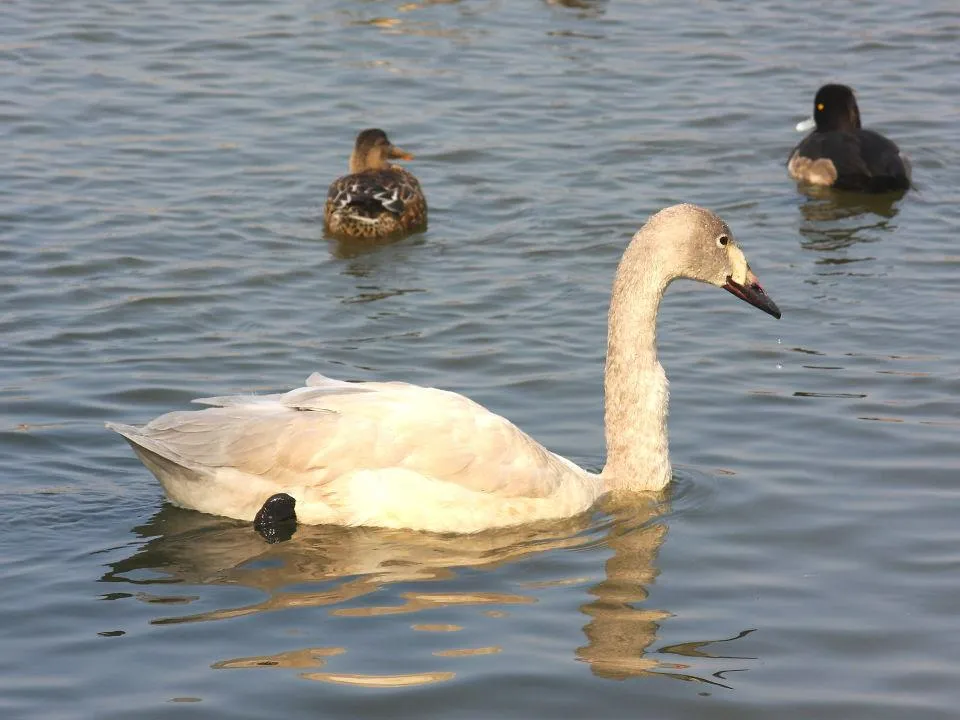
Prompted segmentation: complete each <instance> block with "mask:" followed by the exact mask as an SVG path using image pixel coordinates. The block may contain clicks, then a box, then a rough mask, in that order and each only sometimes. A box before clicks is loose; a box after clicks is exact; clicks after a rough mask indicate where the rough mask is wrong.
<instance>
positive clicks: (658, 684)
mask: <svg viewBox="0 0 960 720" xmlns="http://www.w3.org/2000/svg"><path fill="white" fill-rule="evenodd" d="M2 17H3V22H2V23H0V57H2V62H3V68H4V72H3V73H2V74H0V114H2V118H3V123H2V129H0V137H2V143H3V148H2V154H3V157H4V158H5V162H4V165H3V170H2V177H3V183H2V186H0V260H2V264H3V269H4V272H3V276H2V280H0V298H2V303H0V332H2V343H0V346H2V347H0V573H2V582H0V618H2V623H0V648H2V649H0V715H2V717H4V718H57V719H61V718H62V719H68V718H134V717H135V718H141V719H142V718H219V717H223V718H264V717H282V718H301V717H303V718H306V717H311V718H315V717H324V718H380V717H382V718H397V717H403V718H408V717H409V718H425V717H456V718H477V719H480V718H493V717H500V718H551V719H552V718H640V717H643V718H658V719H660V718H698V719H700V720H716V719H721V718H737V719H738V720H743V719H745V718H764V719H767V718H780V719H791V720H792V719H798V720H799V719H803V720H807V719H809V718H821V719H823V718H829V719H842V720H856V719H860V718H864V719H866V718H869V719H870V720H878V719H887V718H890V719H899V718H906V717H909V718H924V719H926V718H954V717H956V716H957V714H958V713H960V685H958V682H957V673H958V668H960V640H958V637H960V612H958V610H960V600H958V598H960V442H958V430H960V420H958V412H957V411H958V404H957V397H958V393H960V369H958V368H960V342H958V337H960V296H958V291H957V276H958V272H960V246H958V238H960V215H958V213H957V207H958V206H960V170H958V162H960V157H958V151H957V150H958V147H960V112H958V105H957V98H958V97H960V72H958V67H960V8H958V7H957V5H956V3H955V2H953V0H949V1H948V0H941V1H940V2H936V1H929V2H928V1H926V0H923V1H921V0H907V1H905V2H899V3H873V4H868V3H841V4H838V3H829V2H822V1H819V0H818V1H815V2H808V3H792V2H786V1H784V0H760V1H759V2H754V3H749V4H747V3H721V2H708V1H707V2H698V3H674V4H672V5H669V6H666V5H664V4H661V3H641V2H615V1H613V0H610V1H609V2H604V1H602V0H597V1H596V2H589V1H588V0H581V1H580V2H576V1H573V0H571V1H568V2H561V1H554V2H534V1H532V0H530V1H528V2H510V3H508V2H502V1H495V0H488V1H484V0H472V1H464V2H409V3H402V2H399V1H397V2H372V1H369V2H346V1H345V0H340V1H334V2H326V3H324V2H305V1H303V0H273V1H269V2H268V1H267V0H248V1H246V2H230V1H228V0H208V1H206V2H193V3H185V2H157V1H156V0H129V1H126V2H123V3H110V2H102V1H99V2H98V1H95V0H78V2H72V3H61V2H52V1H51V0H14V1H13V2H7V3H6V4H5V5H4V7H3V10H2ZM831 80H832V81H841V82H846V83H848V84H850V85H852V86H853V87H854V88H855V89H856V90H857V92H858V97H859V100H860V108H861V112H862V115H863V117H864V119H865V122H866V124H867V125H868V126H871V127H874V128H876V129H879V130H881V131H883V132H885V133H886V134H888V135H890V136H891V137H892V138H894V139H895V140H896V141H897V142H898V143H899V144H900V146H901V148H903V149H904V150H905V151H906V152H907V153H908V154H909V155H910V156H911V158H912V160H913V164H914V171H915V180H916V185H917V188H916V190H915V191H913V192H911V193H909V194H908V195H906V196H905V197H904V198H903V199H901V200H891V199H872V200H868V199H864V198H861V197H857V196H846V197H844V196H831V195H827V196H825V197H807V196H806V195H804V194H802V193H800V192H798V190H797V188H796V187H795V186H794V184H793V183H792V182H791V181H790V180H789V179H788V177H787V175H786V170H785V168H784V162H785V160H786V156H787V153H788V152H789V150H790V149H791V148H792V147H793V145H794V144H795V143H796V142H797V140H798V139H799V138H798V136H797V134H796V133H795V132H794V130H793V126H794V124H795V123H796V122H797V121H799V120H801V119H803V118H804V117H806V116H807V115H808V114H809V112H810V109H811V104H812V97H813V94H814V92H815V91H816V89H817V87H818V86H819V85H820V84H821V83H823V82H826V81H831ZM371 126H380V127H383V128H385V129H386V130H387V131H388V133H389V134H390V136H391V139H392V140H393V141H395V142H396V143H397V144H398V145H400V146H401V147H403V148H405V149H407V150H409V151H411V152H414V153H416V155H417V160H416V161H414V162H412V163H410V164H409V166H410V168H411V169H412V170H413V171H414V172H415V173H416V174H417V175H418V176H419V177H420V179H421V182H422V184H423V186H424V188H425V190H426V192H427V195H428V198H429V202H430V207H431V217H430V228H429V230H428V231H427V232H426V233H424V234H422V235H418V236H415V237H411V238H408V239H406V240H402V241H400V242H395V243H392V244H386V245H381V246H373V247H371V246H368V245H366V246H365V245H351V244H344V243H336V242H334V241H331V240H329V239H326V238H325V237H324V235H323V231H322V228H321V224H320V215H321V209H322V201H323V198H324V195H325V192H326V187H327V184H328V183H329V182H330V180H331V179H333V177H335V176H336V175H338V174H341V173H343V172H344V171H345V170H346V161H347V156H348V155H349V152H350V149H351V147H352V143H353V139H354V137H355V134H356V132H357V131H358V130H360V129H361V128H364V127H371ZM680 201H691V202H697V203H700V204H703V205H706V206H708V207H711V208H713V209H715V210H717V211H718V212H720V213H721V214H722V215H723V216H724V218H725V219H726V220H727V221H728V222H729V223H730V224H731V226H732V227H733V229H734V232H735V233H736V234H737V236H738V238H739V240H740V242H741V243H742V245H743V247H744V249H745V250H746V252H747V254H748V257H749V258H750V260H751V262H752V265H753V268H754V270H755V271H756V272H757V274H758V275H759V277H760V278H761V279H762V280H763V282H764V284H765V286H766V288H767V290H768V291H769V292H770V294H771V296H772V297H773V298H774V299H775V300H776V301H777V303H778V304H779V305H780V307H781V309H782V310H783V313H784V315H783V319H782V320H781V321H779V322H777V321H774V320H773V319H772V318H770V317H768V316H766V315H763V314H762V313H760V312H757V311H756V310H753V309H751V308H749V307H748V306H746V305H745V304H743V303H740V302H738V301H737V300H735V299H734V298H733V297H731V296H730V295H729V294H727V293H723V292H718V291H716V290H713V289H710V288H707V287H705V286H700V285H695V284H693V283H678V284H676V285H674V286H673V287H672V288H671V290H670V293H669V295H668V297H667V299H666V301H665V303H664V307H663V312H662V314H661V320H660V341H661V355H662V357H661V360H662V362H663V364H664V366H665V367H666V369H667V372H668V375H669V376H670V380H671V391H672V397H671V417H670V432H671V454H672V457H673V461H674V464H675V466H676V469H675V482H674V483H673V486H672V487H671V492H670V495H669V497H668V498H666V499H665V500H660V501H657V500H654V499H651V500H650V502H649V503H647V504H646V505H645V506H640V507H636V508H634V509H633V510H631V511H629V512H625V511H620V512H617V513H613V514H611V513H606V512H604V511H603V510H602V509H601V510H598V512H596V513H595V514H594V515H593V516H592V517H591V518H588V519H587V520H585V521H582V522H579V523H577V522H573V521H571V522H569V523H560V524H548V525H545V526H538V527H533V528H522V529H518V530H513V531H510V532H502V533H488V534H484V535H480V536H476V537H467V538H456V537H452V538H451V537H430V536H425V535H418V534H416V533H404V532H383V531H375V530H366V529H359V530H344V529H337V528H323V527H317V528H301V529H300V530H299V531H298V533H297V534H296V535H295V536H294V538H293V539H292V540H291V541H289V542H286V543H282V544H278V545H272V546H271V545H267V544H265V543H264V542H263V541H262V540H261V539H260V538H259V537H258V536H257V535H255V534H254V532H253V530H252V529H251V527H250V526H249V525H247V524H244V523H239V522H234V521H230V520H224V519H218V518H215V517H211V516H205V515H200V514H198V513H193V512H189V511H185V510H180V509H177V508H174V507H171V506H169V505H168V504H166V503H165V502H164V500H163V496H162V493H161V490H160V487H159V485H158V483H157V482H156V481H155V480H154V479H153V477H152V476H151V475H150V474H149V473H148V471H147V470H146V469H145V468H143V466H142V465H141V464H140V463H139V462H138V461H137V460H136V458H135V457H134V456H133V453H132V452H131V451H130V449H129V448H128V446H127V445H126V443H124V442H123V441H122V439H121V438H120V437H119V436H117V435H114V434H112V433H110V432H108V431H106V430H105V429H104V427H103V423H104V422H105V421H107V420H114V421H119V422H128V423H142V422H144V421H146V420H148V419H150V418H152V417H154V416H156V415H158V414H160V413H162V412H165V411H168V410H173V409H185V408H188V407H189V405H188V401H189V400H190V399H192V398H194V397H198V396H204V395H218V394H228V393H238V392H249V391H276V390H282V389H286V388H289V387H294V386H296V385H298V384H300V383H301V382H302V381H303V379H304V378H305V377H306V376H307V375H308V374H310V373H311V372H313V371H320V372H322V373H324V374H328V375H332V376H335V377H339V378H344V379H364V380H369V379H399V380H407V381H411V382H416V383H421V384H429V385H434V386H438V387H444V388H449V389H454V390H457V391H460V392H463V393H465V394H468V395H469V396H471V397H473V398H475V399H476V400H478V401H480V402H482V403H484V404H486V405H487V406H488V407H490V408H492V409H494V410H496V411H498V412H500V413H502V414H504V415H506V416H508V417H509V418H511V419H512V420H513V421H515V422H516V423H517V424H518V425H520V426H521V427H522V428H524V429H525V430H527V431H529V432H530V433H531V434H532V435H533V436H534V437H536V438H538V439H539V440H541V441H542V442H544V443H545V444H546V445H547V446H548V447H550V448H551V449H553V450H555V451H557V452H560V453H562V454H564V455H566V456H568V457H570V458H572V459H573V460H576V461H577V462H579V463H581V464H584V465H586V466H588V467H591V468H595V469H596V468H599V467H601V466H602V464H603V455H604V449H603V432H602V397H601V373H602V362H603V352H604V347H605V334H606V324H605V322H606V320H605V318H606V306H607V300H608V296H609V287H610V282H611V279H612V276H613V271H614V268H615V266H616V263H617V261H618V259H619V256H620V253H621V252H622V250H623V248H624V246H625V243H626V242H627V240H628V239H629V237H630V236H631V235H632V233H633V232H634V231H635V230H636V229H637V228H638V227H639V226H640V225H641V224H642V223H643V221H644V220H645V219H646V218H647V217H648V216H649V215H650V214H651V213H652V212H654V211H656V210H657V209H659V208H661V207H663V206H665V205H668V204H672V203H675V202H680Z"/></svg>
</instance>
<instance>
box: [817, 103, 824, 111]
mask: <svg viewBox="0 0 960 720" xmlns="http://www.w3.org/2000/svg"><path fill="white" fill-rule="evenodd" d="M817 110H820V111H822V110H823V103H817Z"/></svg>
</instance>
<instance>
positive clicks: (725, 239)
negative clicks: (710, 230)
mask: <svg viewBox="0 0 960 720" xmlns="http://www.w3.org/2000/svg"><path fill="white" fill-rule="evenodd" d="M728 242H730V238H729V237H727V236H726V235H721V236H720V237H718V238H717V247H723V246H724V245H726V244H727V243H728Z"/></svg>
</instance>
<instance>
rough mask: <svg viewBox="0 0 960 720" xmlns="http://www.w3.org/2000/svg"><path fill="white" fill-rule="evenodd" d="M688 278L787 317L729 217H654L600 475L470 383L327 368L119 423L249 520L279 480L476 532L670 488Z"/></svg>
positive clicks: (330, 497) (336, 504)
mask: <svg viewBox="0 0 960 720" xmlns="http://www.w3.org/2000/svg"><path fill="white" fill-rule="evenodd" d="M680 277H685V278H690V279H693V280H699V281H701V282H705V283H709V284H711V285H715V286H717V287H720V288H723V289H725V290H728V291H730V292H731V293H733V294H734V295H736V296H737V297H738V298H740V299H742V300H745V301H746V302H748V303H750V304H751V305H754V306H755V307H757V308H759V309H761V310H763V311H764V312H767V313H769V314H770V315H773V316H774V317H776V318H779V317H780V310H779V309H778V308H777V306H776V304H775V303H774V302H773V301H772V300H771V299H770V297H769V296H768V295H767V294H766V292H764V290H763V288H762V287H761V286H760V283H759V282H758V280H757V277H756V275H754V274H753V272H752V271H751V269H750V266H749V264H748V263H747V259H746V257H745V256H744V254H743V251H742V250H741V249H740V247H739V245H738V244H737V243H736V241H735V240H734V237H733V234H732V233H731V231H730V228H729V227H728V226H727V224H726V223H725V222H723V220H721V219H720V218H719V217H717V216H716V215H714V214H713V213H712V212H710V211H709V210H705V209H703V208H700V207H696V206H694V205H688V204H684V205H675V206H673V207H669V208H666V209H664V210H661V211H660V212H658V213H656V214H655V215H653V216H652V217H650V218H649V220H648V221H647V222H646V224H645V225H644V226H643V227H642V228H641V229H640V230H639V232H637V234H636V235H634V237H633V239H632V240H631V242H630V244H629V246H628V247H627V249H626V251H625V252H624V254H623V258H622V260H621V261H620V265H619V267H618V268H617V272H616V277H615V279H614V283H613V291H612V294H611V299H610V313H609V327H608V338H607V358H606V372H605V378H604V394H605V409H604V415H605V417H604V422H605V435H606V444H607V462H606V465H605V466H604V468H603V470H602V471H601V472H600V473H599V474H597V473H591V472H588V471H586V470H584V469H582V468H580V467H578V466H577V465H576V464H574V463H573V462H571V461H570V460H567V459H566V458H564V457H561V456H559V455H556V454H554V453H552V452H550V451H549V450H547V449H546V448H545V447H543V446H542V445H540V444H539V443H537V442H536V441H535V440H534V439H533V438H531V437H530V436H529V435H527V434H526V433H524V432H523V431H522V430H520V429H518V428H517V427H516V426H515V425H513V424H512V423H511V422H510V421H509V420H507V419H505V418H503V417H501V416H499V415H496V414H494V413H492V412H490V411H489V410H486V409H485V408H483V407H482V406H480V405H478V404H477V403H475V402H473V401H472V400H469V399H468V398H466V397H464V396H462V395H459V394H457V393H454V392H449V391H446V390H439V389H436V388H427V387H419V386H416V385H410V384H407V383H402V382H359V383H352V382H344V381H340V380H334V379H332V378H328V377H324V376H323V375H320V374H317V373H315V374H313V375H311V376H310V377H309V378H308V379H307V381H306V385H305V386H304V387H301V388H297V389H295V390H291V391H290V392H287V393H282V394H274V395H260V396H256V395H241V396H226V397H214V398H203V399H199V400H196V401H195V402H198V403H201V404H206V405H210V406H212V407H209V408H206V409H203V410H196V411H180V412H171V413H168V414H166V415H162V416H160V417H158V418H156V419H155V420H152V421H151V422H149V423H147V424H146V425H144V426H143V427H133V426H130V425H121V424H114V423H108V424H107V427H109V428H110V429H112V430H115V431H116V432H118V433H120V434H121V435H122V436H123V437H124V438H126V439H127V441H128V442H129V443H130V445H132V446H133V449H134V451H135V452H136V453H137V455H138V456H139V457H140V459H141V460H142V461H143V463H144V464H145V465H146V466H147V468H149V469H150V471H151V472H152V473H153V474H154V475H155V476H156V477H157V479H158V480H159V481H160V483H161V485H162V486H163V488H164V490H165V491H166V494H167V497H168V498H169V499H170V501H171V502H173V503H174V504H176V505H180V506H182V507H185V508H191V509H194V510H199V511H201V512H205V513H211V514H214V515H225V516H228V517H232V518H237V519H239V520H247V521H250V520H253V519H254V517H255V516H256V515H257V513H258V510H260V508H261V507H262V506H264V503H265V501H266V500H267V499H268V498H272V497H273V496H274V495H276V494H278V493H285V494H287V495H289V496H290V497H291V498H292V499H293V501H294V502H295V504H296V516H297V519H298V520H299V522H301V523H306V524H336V525H347V526H377V527H385V528H394V529H401V528H405V529H412V530H422V531H429V532H457V533H474V532H479V531H482V530H487V529H493V528H501V527H508V526H514V525H520V524H523V523H528V522H533V521H538V520H546V519H557V518H565V517H571V516H574V515H576V514H579V513H581V512H583V511H585V510H587V509H589V508H590V507H591V506H592V505H593V504H594V503H595V502H596V501H597V500H598V499H599V498H600V497H601V496H602V495H604V494H607V493H611V494H614V495H616V494H623V493H630V492H647V491H657V490H661V489H663V488H664V487H665V486H666V485H667V483H668V482H669V481H670V476H671V470H670V461H669V458H668V453H667V425H666V421H667V379H666V375H665V374H664V371H663V368H662V367H661V365H660V363H659V362H658V361H657V347H656V316H657V310H658V307H659V305H660V299H661V298H662V297H663V293H664V291H665V290H666V288H667V286H668V285H669V284H670V283H671V282H672V281H673V280H675V279H676V278H680Z"/></svg>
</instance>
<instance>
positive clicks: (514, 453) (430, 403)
mask: <svg viewBox="0 0 960 720" xmlns="http://www.w3.org/2000/svg"><path fill="white" fill-rule="evenodd" d="M320 377H322V376H320ZM344 385H346V386H347V387H339V388H338V387H335V386H332V385H328V384H326V385H325V384H323V383H319V384H317V385H312V386H308V387H307V388H300V389H298V390H295V391H292V392H291V393H286V394H285V395H280V396H261V397H259V398H247V399H246V400H247V402H243V397H242V396H228V397H226V398H217V399H216V400H220V401H222V402H218V403H215V404H217V405H221V406H220V407H212V408H207V409H205V410H200V411H195V412H174V413H169V414H167V415H163V416H161V417H159V418H157V419H155V420H153V421H152V422H150V423H149V424H147V425H146V426H144V427H143V428H140V429H139V430H138V434H139V437H138V438H131V439H132V440H133V441H134V442H137V443H138V444H141V445H143V446H144V447H147V448H148V449H150V450H151V451H153V452H155V453H158V454H161V455H163V456H164V457H167V458H168V459H170V460H173V461H175V462H177V463H178V464H181V465H183V466H184V467H189V468H192V469H195V468H197V467H206V468H210V469H214V468H223V467H228V468H233V469H235V470H238V471H240V472H242V473H246V474H250V475H256V476H259V477H262V478H264V479H269V480H271V481H273V482H275V483H276V484H277V486H278V487H283V486H284V485H311V486H321V485H323V484H325V483H328V482H332V481H334V480H336V479H337V478H339V477H343V476H345V475H347V474H349V473H351V472H354V471H357V470H378V469H390V468H403V469H406V470H409V471H413V472H416V473H419V474H420V475H423V476H425V477H428V478H430V479H434V480H441V481H445V482H451V483H456V484H458V485H460V486H462V487H465V488H468V489H470V490H474V491H476V492H485V493H492V494H497V495H501V496H503V497H534V498H535V497H548V496H550V495H552V494H553V493H554V492H555V491H556V490H557V488H558V487H559V485H560V484H561V483H562V481H563V479H564V478H565V477H567V476H568V475H569V474H570V472H571V471H572V466H571V465H570V464H569V463H568V462H567V461H565V460H563V459H561V458H559V457H557V456H555V455H553V454H552V453H550V452H549V451H547V450H546V449H544V448H543V447H542V446H541V445H539V444H538V443H537V442H535V441H534V440H533V439H532V438H530V437H529V436H528V435H526V434H525V433H523V432H522V431H521V430H519V429H518V428H517V427H516V426H514V425H513V424H512V423H510V422H509V421H507V420H506V419H504V418H502V417H500V416H499V415H495V414H494V413H491V412H489V411H488V410H486V409H484V408H483V407H481V406H480V405H477V404H476V403H474V402H472V401H471V400H469V399H467V398H465V397H463V396H461V395H457V394H456V393H450V392H446V391H443V390H435V389H431V388H421V387H417V386H414V385H406V384H404V383H345V384H344ZM264 398H269V399H267V400H264ZM127 437H130V436H129V435H127Z"/></svg>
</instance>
